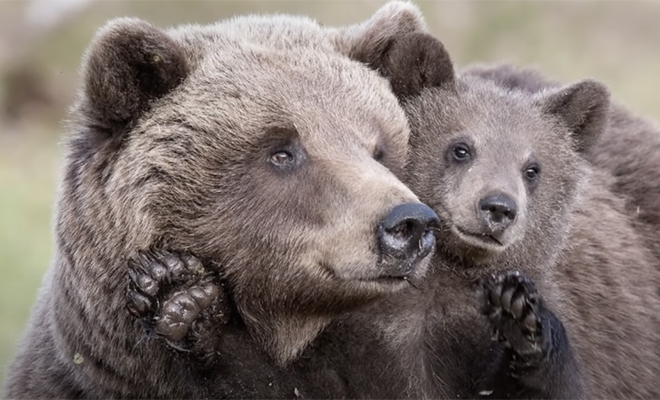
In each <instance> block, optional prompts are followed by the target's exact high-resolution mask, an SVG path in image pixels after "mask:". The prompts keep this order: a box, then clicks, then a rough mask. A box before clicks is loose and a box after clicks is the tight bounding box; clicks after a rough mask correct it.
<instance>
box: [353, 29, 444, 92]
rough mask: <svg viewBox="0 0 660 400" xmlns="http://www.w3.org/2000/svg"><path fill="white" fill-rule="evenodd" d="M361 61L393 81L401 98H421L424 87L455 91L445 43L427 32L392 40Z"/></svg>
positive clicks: (393, 89)
mask: <svg viewBox="0 0 660 400" xmlns="http://www.w3.org/2000/svg"><path fill="white" fill-rule="evenodd" d="M362 61H363V62H366V63H367V65H369V66H370V67H371V68H373V69H375V70H377V71H378V72H379V73H380V74H381V75H382V76H384V77H385V78H387V79H388V80H389V81H390V86H391V87H392V91H393V92H394V94H395V95H396V96H397V97H398V98H399V99H405V98H407V97H414V96H418V95H419V94H420V93H421V92H422V90H424V89H425V88H433V87H442V88H444V89H446V90H450V91H455V82H456V78H455V74H454V65H453V63H452V61H451V58H450V57H449V54H448V53H447V51H446V50H445V47H444V46H443V44H442V43H441V42H440V41H439V40H438V39H436V38H434V37H433V36H431V35H429V34H427V33H411V34H407V35H403V36H401V37H397V38H393V39H392V40H391V41H390V43H388V46H387V47H385V48H384V49H383V51H382V52H380V53H372V54H371V59H368V60H362Z"/></svg>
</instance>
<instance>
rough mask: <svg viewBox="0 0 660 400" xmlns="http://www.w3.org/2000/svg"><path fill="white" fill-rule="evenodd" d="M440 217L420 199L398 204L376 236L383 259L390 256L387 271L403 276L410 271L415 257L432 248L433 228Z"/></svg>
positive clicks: (433, 242)
mask: <svg viewBox="0 0 660 400" xmlns="http://www.w3.org/2000/svg"><path fill="white" fill-rule="evenodd" d="M439 223H440V220H439V219H438V216H437V215H436V213H435V212H434V211H433V210H432V209H431V208H429V207H428V206H426V205H424V204H420V203H408V204H401V205H398V206H396V207H394V208H393V209H392V211H391V212H390V213H389V214H388V215H387V216H386V217H385V218H384V219H383V220H382V221H381V223H380V225H379V226H378V240H379V243H380V250H381V252H382V254H383V258H384V259H390V261H391V262H388V263H387V264H389V267H387V269H388V270H389V271H386V274H387V275H388V276H391V277H403V276H406V275H407V274H409V273H410V271H411V270H412V268H413V267H414V264H415V262H416V261H418V260H420V259H422V258H424V257H426V256H427V255H429V253H430V252H431V251H432V250H433V246H434V245H435V237H434V236H433V231H432V228H433V227H436V226H438V224H439Z"/></svg>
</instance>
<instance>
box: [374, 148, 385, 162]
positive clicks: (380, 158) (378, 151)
mask: <svg viewBox="0 0 660 400" xmlns="http://www.w3.org/2000/svg"><path fill="white" fill-rule="evenodd" d="M384 158H385V152H384V151H383V149H381V148H380V147H379V148H377V149H376V150H375V151H374V160H376V161H378V162H382V161H383V159H384Z"/></svg>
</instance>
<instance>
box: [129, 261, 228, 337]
mask: <svg viewBox="0 0 660 400" xmlns="http://www.w3.org/2000/svg"><path fill="white" fill-rule="evenodd" d="M128 273H129V285H128V293H127V308H128V311H129V312H130V313H131V315H133V316H134V317H136V318H138V319H141V320H143V321H144V322H145V325H146V326H147V328H148V329H149V330H152V331H153V332H155V333H156V334H158V335H159V336H161V337H163V338H165V339H167V340H168V341H170V342H178V341H180V340H182V339H183V338H184V337H186V335H187V334H188V331H189V330H190V329H191V327H192V326H193V324H194V323H195V320H196V319H197V318H198V317H200V315H201V314H202V313H203V312H204V311H205V310H207V309H209V308H210V307H211V305H212V304H214V302H223V301H224V300H225V296H224V291H223V290H222V289H223V288H222V286H220V285H217V284H215V283H214V281H215V277H214V275H213V274H211V273H209V272H207V271H206V270H205V269H204V266H203V265H202V262H201V261H200V260H199V259H198V258H196V257H194V256H192V255H190V254H185V253H181V254H179V253H174V252H167V251H163V250H150V251H146V252H140V253H139V254H138V256H137V257H136V258H134V259H131V260H129V268H128ZM213 308H214V309H217V308H218V307H213Z"/></svg>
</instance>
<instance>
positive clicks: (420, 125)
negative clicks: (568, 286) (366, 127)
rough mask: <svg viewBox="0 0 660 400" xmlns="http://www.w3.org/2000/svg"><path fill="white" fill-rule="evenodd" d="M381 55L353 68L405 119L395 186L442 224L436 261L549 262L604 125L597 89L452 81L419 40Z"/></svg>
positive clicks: (399, 40)
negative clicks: (382, 81)
mask: <svg viewBox="0 0 660 400" xmlns="http://www.w3.org/2000/svg"><path fill="white" fill-rule="evenodd" d="M383 48H384V50H382V51H379V52H372V53H368V52H365V54H368V56H367V57H366V58H365V59H363V61H364V62H366V63H367V64H369V65H371V66H372V68H374V69H377V70H378V71H380V73H381V74H382V75H384V76H385V77H387V78H388V79H390V81H391V87H392V90H393V91H394V92H395V94H396V95H397V97H398V98H399V100H400V102H401V104H402V105H403V107H404V110H405V111H406V114H407V116H408V119H409V123H410V127H411V132H412V133H411V140H410V155H409V161H408V165H407V168H406V179H405V181H406V182H407V183H408V184H409V186H410V188H411V189H413V191H414V192H415V193H416V194H417V195H418V196H420V199H421V200H422V201H424V202H426V203H427V204H429V205H430V206H431V207H432V208H434V210H435V211H436V212H437V213H438V215H439V216H440V218H441V220H442V229H441V231H440V233H439V234H438V243H439V244H438V254H439V256H440V257H444V258H445V260H444V261H443V262H445V261H447V260H455V261H458V263H457V264H455V266H461V267H475V266H494V267H495V268H511V267H514V266H520V265H521V264H523V265H525V266H526V267H529V268H543V266H545V265H548V264H549V262H550V261H552V260H553V259H555V256H556V255H557V254H558V249H560V248H561V247H562V245H563V244H564V241H565V239H566V237H567V231H568V229H569V226H570V224H571V220H570V218H571V212H572V210H573V209H574V208H575V206H576V204H578V202H579V195H580V191H581V189H582V188H583V187H584V183H585V182H586V179H587V177H588V175H589V171H590V169H589V165H588V163H587V161H586V159H585V153H586V152H587V151H588V150H589V149H590V147H591V146H592V145H593V143H594V142H595V141H596V139H597V137H598V135H599V134H600V133H601V132H602V130H603V128H604V125H605V123H606V120H607V111H608V108H609V93H608V91H607V89H606V88H605V87H604V85H602V84H600V83H598V82H595V81H591V80H585V81H582V82H578V83H576V84H573V85H569V86H565V87H557V88H554V87H548V88H546V89H545V90H539V91H536V92H534V91H530V90H516V89H515V88H511V87H508V88H507V87H506V86H504V85H498V84H497V82H496V81H494V80H492V79H489V78H488V77H480V76H479V74H477V73H472V74H463V75H459V74H456V73H455V72H454V67H453V65H452V62H451V60H450V57H449V55H448V54H447V52H446V51H445V49H444V47H443V45H442V44H441V43H440V42H439V41H438V40H436V39H435V38H433V37H432V36H429V35H428V34H425V33H422V32H413V33H410V34H404V35H400V36H398V37H394V38H392V39H391V40H390V42H389V43H388V45H387V46H383ZM441 253H442V255H441ZM462 272H463V273H466V274H472V273H477V274H480V273H482V272H483V271H479V268H464V269H462Z"/></svg>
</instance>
